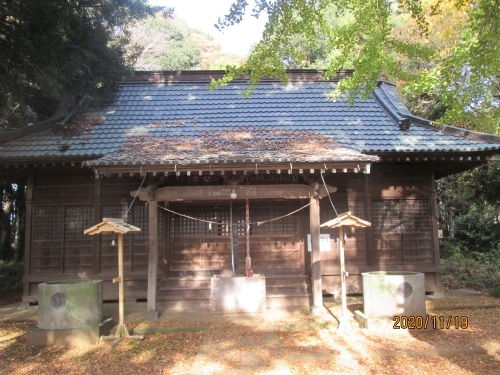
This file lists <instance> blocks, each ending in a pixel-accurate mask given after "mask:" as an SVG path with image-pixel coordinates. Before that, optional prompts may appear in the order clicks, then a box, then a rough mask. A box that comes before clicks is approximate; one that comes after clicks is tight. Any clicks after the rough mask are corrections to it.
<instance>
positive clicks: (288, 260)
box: [168, 200, 307, 275]
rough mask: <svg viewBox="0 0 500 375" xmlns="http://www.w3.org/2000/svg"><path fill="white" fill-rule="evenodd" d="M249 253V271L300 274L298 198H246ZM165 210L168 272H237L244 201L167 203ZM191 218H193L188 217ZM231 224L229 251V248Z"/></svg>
mask: <svg viewBox="0 0 500 375" xmlns="http://www.w3.org/2000/svg"><path fill="white" fill-rule="evenodd" d="M249 203H250V222H251V223H262V224H260V225H258V224H252V225H251V226H250V252H251V257H252V268H253V270H254V272H255V273H264V274H266V275H270V274H280V273H303V271H304V270H303V267H304V264H305V263H304V259H303V258H304V251H303V250H304V242H303V239H302V238H301V236H300V233H301V229H300V228H301V225H303V224H304V223H303V216H304V214H307V211H299V212H297V213H295V214H293V215H289V216H285V217H284V218H281V219H280V220H275V221H268V220H270V219H273V218H277V217H280V216H284V215H287V214H288V213H290V212H292V211H294V210H296V209H297V208H299V207H300V206H301V204H300V202H299V201H298V200H293V201H291V200H288V201H284V200H279V201H278V200H272V201H271V200H250V201H249ZM169 209H170V210H172V211H175V212H177V213H179V214H181V215H185V216H181V215H177V214H173V213H170V214H169V219H168V220H169V224H170V225H169V228H170V233H169V239H168V241H169V258H170V261H169V272H170V273H171V274H173V275H175V274H177V273H178V274H186V273H191V272H192V273H199V272H202V273H209V274H219V273H222V274H228V273H230V274H232V270H233V265H232V262H233V260H234V268H235V271H236V274H240V275H241V274H242V273H243V272H244V269H245V252H246V241H245V202H244V201H241V200H240V201H238V200H236V201H227V200H226V201H221V202H210V203H202V202H195V203H187V202H172V203H171V204H170V205H169ZM187 216H189V217H192V218H194V219H191V218H188V217H187ZM231 219H232V224H233V241H232V243H233V254H232V249H231V226H230V223H231Z"/></svg>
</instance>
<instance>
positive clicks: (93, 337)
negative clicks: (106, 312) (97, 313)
mask: <svg viewBox="0 0 500 375" xmlns="http://www.w3.org/2000/svg"><path fill="white" fill-rule="evenodd" d="M114 325H115V323H114V322H113V320H112V319H111V318H109V319H107V320H105V321H104V322H102V323H101V324H99V325H96V326H90V327H82V328H73V329H53V330H49V329H38V328H31V329H28V331H26V345H34V346H39V345H43V346H47V345H54V346H86V345H90V344H97V343H98V342H99V338H100V337H101V336H106V335H109V333H110V331H111V328H113V326H114Z"/></svg>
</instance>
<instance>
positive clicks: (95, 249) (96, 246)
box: [92, 178, 102, 275]
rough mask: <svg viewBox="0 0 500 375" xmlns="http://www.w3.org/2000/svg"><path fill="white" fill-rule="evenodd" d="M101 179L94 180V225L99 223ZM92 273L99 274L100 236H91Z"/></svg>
mask: <svg viewBox="0 0 500 375" xmlns="http://www.w3.org/2000/svg"><path fill="white" fill-rule="evenodd" d="M101 181H102V180H101V179H100V178H98V179H96V180H95V185H94V189H95V190H94V224H97V223H100V222H101V220H102V218H101ZM92 237H93V238H92V271H93V273H94V275H98V274H99V273H100V272H101V254H100V251H101V236H92Z"/></svg>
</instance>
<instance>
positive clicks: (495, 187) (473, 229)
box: [437, 162, 500, 260]
mask: <svg viewBox="0 0 500 375" xmlns="http://www.w3.org/2000/svg"><path fill="white" fill-rule="evenodd" d="M437 193H438V209H439V213H440V215H439V216H440V225H441V228H442V229H443V230H444V235H445V238H446V240H444V241H443V242H442V246H441V251H442V253H441V254H442V257H444V258H447V257H450V256H453V255H456V254H457V253H461V254H463V255H464V256H467V257H470V258H474V259H478V260H481V259H483V258H484V257H485V256H487V255H488V254H490V253H495V252H497V251H498V249H500V231H499V230H498V228H499V225H500V222H499V221H500V164H499V163H498V162H491V163H488V164H485V165H483V166H481V167H479V168H476V169H473V170H470V171H467V172H464V173H462V174H457V175H452V176H449V177H447V178H444V179H442V180H440V181H438V183H437ZM457 249H460V251H457Z"/></svg>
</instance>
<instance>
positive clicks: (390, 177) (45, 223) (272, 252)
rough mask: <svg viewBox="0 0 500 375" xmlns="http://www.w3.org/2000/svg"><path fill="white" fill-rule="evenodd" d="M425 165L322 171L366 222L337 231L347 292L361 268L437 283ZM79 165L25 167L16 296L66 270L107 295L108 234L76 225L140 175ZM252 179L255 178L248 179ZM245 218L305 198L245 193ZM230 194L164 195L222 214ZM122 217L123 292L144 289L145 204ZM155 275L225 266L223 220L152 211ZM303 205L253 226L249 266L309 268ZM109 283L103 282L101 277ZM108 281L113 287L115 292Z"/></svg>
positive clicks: (190, 209)
mask: <svg viewBox="0 0 500 375" xmlns="http://www.w3.org/2000/svg"><path fill="white" fill-rule="evenodd" d="M432 173H433V172H432V165H431V164H427V163H422V164H407V165H397V164H382V163H380V164H374V165H372V172H371V174H369V175H365V174H362V173H359V174H354V173H349V174H344V173H338V174H327V175H325V180H326V183H327V184H329V185H332V186H336V187H337V188H338V191H337V192H336V193H334V194H332V195H331V198H332V200H333V204H334V206H335V209H336V210H337V212H338V213H342V212H345V211H347V210H350V211H351V212H352V213H353V214H354V215H356V216H359V217H360V218H362V219H365V220H368V221H370V222H372V227H370V228H366V229H349V230H347V231H346V236H345V249H346V264H347V270H348V272H349V273H350V275H351V276H349V277H348V282H349V284H348V292H350V293H359V292H361V273H362V272H365V271H371V270H379V269H386V270H417V271H421V272H425V273H426V288H427V290H428V291H439V289H440V279H439V254H438V240H437V221H436V217H435V214H436V209H435V192H434V186H433V177H432ZM93 176H94V175H93V173H92V171H90V170H87V169H81V168H78V167H74V168H67V169H61V168H55V167H54V168H49V167H47V168H39V169H35V170H34V171H33V175H32V177H31V178H30V184H29V187H28V192H27V197H28V199H27V210H28V212H27V235H28V236H30V238H27V241H26V259H27V260H28V259H29V261H27V265H26V269H25V279H24V286H25V291H24V298H25V299H26V300H29V299H30V298H31V299H32V298H33V297H32V296H33V295H34V294H36V290H37V284H38V283H39V282H43V281H49V280H58V279H70V278H99V279H104V280H106V284H105V298H108V299H109V298H111V299H114V298H116V296H117V288H115V287H114V286H113V285H111V284H110V280H111V279H112V278H113V277H115V276H116V273H117V256H116V247H114V246H112V245H111V243H112V240H113V236H112V235H102V236H94V237H91V236H84V235H83V230H84V229H86V228H88V227H90V226H92V225H94V224H96V223H98V222H100V221H101V220H102V218H103V217H123V215H124V214H125V213H126V211H127V209H128V207H129V205H130V203H131V202H132V197H131V196H130V191H133V190H136V189H137V188H138V187H139V185H140V183H141V181H142V179H141V178H139V177H138V176H137V175H136V177H120V178H119V177H104V178H101V179H98V180H94V178H93ZM256 183H257V182H256ZM250 202H251V221H252V222H256V221H265V220H267V219H270V218H272V217H276V216H281V215H284V214H287V213H288V212H291V211H293V210H295V209H297V208H298V207H301V206H302V205H304V204H306V203H307V202H305V201H252V200H251V201H250ZM229 204H230V203H229V202H228V201H225V202H220V203H203V202H191V203H175V204H174V203H171V204H170V206H169V207H170V208H171V209H173V210H175V211H178V212H182V213H184V214H186V215H189V216H195V217H199V218H201V219H207V220H215V221H224V222H226V221H229ZM233 215H234V220H233V222H236V223H239V224H243V223H244V219H245V204H244V201H235V202H233ZM320 215H321V222H322V223H323V222H325V221H327V220H330V219H332V218H334V217H335V212H334V208H333V207H332V204H331V203H330V201H329V199H328V198H324V199H322V200H321V202H320ZM128 220H129V222H130V223H132V224H133V225H136V226H138V227H140V228H141V229H142V232H141V233H139V234H134V235H127V236H126V237H125V241H124V245H125V267H126V269H125V272H126V278H127V281H126V285H127V286H128V289H127V291H128V292H127V293H128V298H145V296H146V285H147V261H148V206H147V204H146V203H145V202H141V201H138V200H137V201H136V202H135V204H134V205H133V206H132V208H131V209H130V211H129V212H128ZM158 228H159V237H160V238H159V239H158V244H159V260H160V264H161V265H162V267H161V270H160V273H159V275H160V277H167V276H168V275H171V276H176V275H180V274H182V273H183V272H184V273H186V272H188V271H193V270H204V271H218V270H230V269H231V249H230V238H229V231H228V229H229V228H227V226H226V225H217V224H213V225H212V227H209V225H208V223H200V222H193V221H191V220H189V219H186V218H182V217H179V216H176V215H172V214H168V213H166V212H165V211H163V210H161V209H160V210H159V227H158ZM308 232H309V212H308V209H305V210H302V211H300V212H299V213H297V214H295V215H292V216H289V217H287V218H286V219H283V220H279V221H274V222H271V223H267V224H265V225H261V226H257V225H254V226H252V231H251V256H252V268H253V269H254V271H255V272H257V273H258V272H261V273H265V274H266V273H267V274H271V273H277V274H279V273H290V272H291V273H300V274H304V273H305V274H309V273H310V258H309V257H310V255H309V252H308V251H307V241H306V238H307V237H306V235H307V233H308ZM321 232H322V233H329V234H330V238H331V242H330V250H331V251H329V252H323V253H322V259H323V260H322V273H323V285H324V289H325V291H327V292H332V293H335V294H337V293H338V290H339V274H340V267H339V238H338V231H337V230H322V231H321ZM245 250H246V247H245V235H244V226H243V225H241V226H240V227H239V232H238V269H239V270H240V271H241V272H242V271H243V270H244V261H245ZM108 284H109V285H108ZM115 289H116V292H115Z"/></svg>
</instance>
